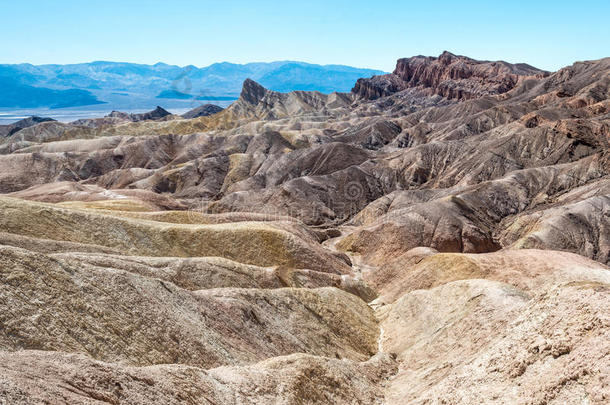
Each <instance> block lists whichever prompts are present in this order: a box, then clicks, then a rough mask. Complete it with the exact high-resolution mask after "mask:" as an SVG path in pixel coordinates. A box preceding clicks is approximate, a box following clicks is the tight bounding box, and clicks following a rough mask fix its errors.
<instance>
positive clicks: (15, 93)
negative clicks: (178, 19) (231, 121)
mask: <svg viewBox="0 0 610 405" xmlns="http://www.w3.org/2000/svg"><path fill="white" fill-rule="evenodd" d="M382 73H384V72H382V71H379V70H372V69H359V68H354V67H350V66H342V65H324V66H322V65H314V64H309V63H303V62H291V61H284V62H270V63H248V64H244V65H240V64H234V63H227V62H223V63H215V64H213V65H210V66H208V67H204V68H198V67H195V66H192V65H189V66H185V67H180V66H174V65H167V64H165V63H157V64H155V65H141V64H135V63H120V62H92V63H79V64H71V65H38V66H35V65H30V64H18V65H0V90H1V91H0V107H1V108H62V107H77V106H85V105H93V104H100V103H109V104H111V105H113V107H114V106H116V107H117V108H118V107H122V108H129V107H146V106H148V105H156V104H158V102H159V101H158V100H156V101H155V99H164V100H166V102H167V103H169V104H175V105H180V106H182V105H184V106H187V104H188V103H189V102H190V103H191V104H193V103H194V102H195V101H197V100H222V101H230V100H234V99H236V98H237V97H238V96H239V92H240V90H241V86H242V83H243V81H244V80H245V79H247V78H250V79H253V80H256V81H257V82H259V83H261V84H262V85H264V86H265V87H267V88H269V89H271V90H275V91H280V92H288V91H293V90H310V91H311V90H317V91H320V92H323V93H331V92H333V91H340V92H345V91H349V90H350V89H351V88H352V87H353V85H354V83H355V82H356V80H357V79H359V78H362V77H370V76H373V75H378V74H382Z"/></svg>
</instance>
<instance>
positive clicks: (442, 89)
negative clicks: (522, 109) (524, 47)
mask: <svg viewBox="0 0 610 405" xmlns="http://www.w3.org/2000/svg"><path fill="white" fill-rule="evenodd" d="M546 75H548V72H545V71H542V70H539V69H536V68H534V67H532V66H529V65H527V64H523V63H521V64H516V65H513V64H510V63H506V62H502V61H499V62H487V61H485V62H481V61H477V60H474V59H470V58H467V57H465V56H457V55H454V54H452V53H450V52H447V51H445V52H443V53H442V54H441V55H440V56H439V57H437V58H434V57H426V56H415V57H412V58H403V59H399V60H398V62H397V64H396V69H395V70H394V72H393V73H391V74H387V75H382V76H373V77H372V78H370V79H359V80H358V81H357V82H356V85H355V86H354V88H353V90H352V92H353V93H355V94H357V95H358V96H360V97H363V98H366V99H369V100H374V99H377V98H379V97H384V96H389V95H391V94H394V93H397V92H400V91H402V90H405V89H409V88H423V89H427V91H428V93H429V94H437V95H440V96H442V97H445V98H447V99H449V100H468V99H472V98H476V97H481V96H484V95H496V94H503V93H506V92H507V91H510V90H511V89H513V88H514V87H515V86H516V85H517V84H518V83H520V82H521V81H523V80H525V79H527V78H531V77H536V78H542V77H544V76H546Z"/></svg>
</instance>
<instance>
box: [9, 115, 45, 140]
mask: <svg viewBox="0 0 610 405" xmlns="http://www.w3.org/2000/svg"><path fill="white" fill-rule="evenodd" d="M48 121H55V120H54V119H52V118H47V117H35V116H32V117H28V118H24V119H22V120H19V121H17V122H15V123H13V124H9V125H0V137H7V136H11V135H13V134H14V133H15V132H18V131H21V130H22V129H24V128H27V127H31V126H33V125H36V124H40V123H41V122H48Z"/></svg>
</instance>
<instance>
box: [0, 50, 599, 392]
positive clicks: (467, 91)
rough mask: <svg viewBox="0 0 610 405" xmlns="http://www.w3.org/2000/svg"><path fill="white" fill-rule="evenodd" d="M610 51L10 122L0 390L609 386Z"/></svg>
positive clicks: (0, 164) (3, 157)
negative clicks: (183, 107) (176, 111)
mask: <svg viewBox="0 0 610 405" xmlns="http://www.w3.org/2000/svg"><path fill="white" fill-rule="evenodd" d="M609 142H610V59H609V58H606V59H601V60H596V61H586V62H577V63H575V64H574V65H572V66H568V67H565V68H563V69H560V70H559V71H557V72H545V71H541V70H539V69H536V68H534V67H532V66H529V65H526V64H510V63H506V62H488V61H477V60H473V59H470V58H467V57H463V56H457V55H453V54H451V53H448V52H444V53H443V54H442V55H440V56H439V57H423V56H416V57H412V58H406V59H400V60H399V61H398V63H397V66H396V69H395V71H394V72H393V73H390V74H385V75H381V76H374V77H372V78H367V79H360V80H358V81H357V82H356V83H355V84H354V88H353V90H352V91H351V92H350V93H331V94H323V93H319V92H308V91H295V92H290V93H279V92H274V91H271V90H268V89H266V88H264V87H263V86H262V85H260V84H258V83H256V82H255V81H252V80H250V79H248V80H246V81H245V82H244V83H243V89H242V92H241V95H240V96H239V99H238V100H237V101H235V102H234V103H233V104H231V105H230V106H228V107H227V108H224V109H222V108H220V107H216V106H213V105H203V106H199V107H197V108H195V109H194V110H193V111H191V112H188V113H186V114H184V115H182V116H178V115H173V114H171V113H169V112H168V111H166V110H164V109H163V108H161V107H159V108H157V109H155V110H153V111H151V112H149V113H145V114H127V113H121V112H113V113H111V114H110V115H108V116H107V117H104V118H93V119H81V120H78V121H75V122H72V123H62V122H58V121H53V120H42V119H36V118H32V119H27V120H24V121H21V122H19V123H16V124H13V125H10V126H2V127H0V193H2V195H0V213H1V215H0V309H1V311H0V359H1V361H0V403H6V404H38V403H50V404H56V403H71V404H72V403H112V404H119V403H120V404H148V403H164V404H184V403H186V404H229V403H252V404H269V403H277V404H293V403H308V404H309V403H334V404H343V403H346V404H353V403H362V404H371V403H387V404H404V403H414V404H419V403H422V404H423V403H448V404H457V403H467V404H479V403H490V404H491V403H498V404H508V403H510V404H513V403H524V404H525V403H528V404H563V403H591V404H605V403H608V401H610V388H609V387H610V312H609V311H608V308H610V271H609V268H608V265H610V145H609Z"/></svg>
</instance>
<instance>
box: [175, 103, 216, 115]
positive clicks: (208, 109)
mask: <svg viewBox="0 0 610 405" xmlns="http://www.w3.org/2000/svg"><path fill="white" fill-rule="evenodd" d="M222 110H223V108H222V107H219V106H217V105H214V104H204V105H202V106H199V107H197V108H193V109H192V110H190V111H187V112H186V113H184V114H182V118H197V117H207V116H208V115H212V114H216V113H219V112H221V111H222Z"/></svg>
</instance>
